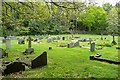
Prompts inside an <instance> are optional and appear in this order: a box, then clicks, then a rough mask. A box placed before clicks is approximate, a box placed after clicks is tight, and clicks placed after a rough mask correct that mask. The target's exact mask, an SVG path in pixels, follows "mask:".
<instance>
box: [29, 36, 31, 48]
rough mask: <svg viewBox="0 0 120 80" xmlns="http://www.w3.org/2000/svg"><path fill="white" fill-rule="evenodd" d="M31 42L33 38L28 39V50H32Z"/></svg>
mask: <svg viewBox="0 0 120 80" xmlns="http://www.w3.org/2000/svg"><path fill="white" fill-rule="evenodd" d="M31 40H32V39H31V37H30V36H29V37H28V48H31Z"/></svg>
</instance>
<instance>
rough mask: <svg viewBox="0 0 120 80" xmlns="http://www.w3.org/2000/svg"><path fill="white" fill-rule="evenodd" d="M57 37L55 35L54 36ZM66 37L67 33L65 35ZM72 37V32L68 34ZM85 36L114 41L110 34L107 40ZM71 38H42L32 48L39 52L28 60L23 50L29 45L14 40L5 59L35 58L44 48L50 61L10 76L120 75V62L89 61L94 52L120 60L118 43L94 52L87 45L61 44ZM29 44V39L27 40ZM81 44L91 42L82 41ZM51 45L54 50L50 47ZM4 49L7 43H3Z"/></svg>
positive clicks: (70, 76)
mask: <svg viewBox="0 0 120 80" xmlns="http://www.w3.org/2000/svg"><path fill="white" fill-rule="evenodd" d="M53 36H55V35H53ZM61 36H63V35H61ZM64 36H70V35H64ZM79 36H80V37H81V38H92V39H96V38H99V39H98V40H97V41H96V47H99V46H97V44H101V43H102V44H103V43H104V42H107V43H110V42H111V41H112V37H110V36H103V37H107V39H106V40H100V36H99V35H79ZM116 41H117V37H116ZM69 42H71V41H70V40H68V41H67V40H65V41H62V40H61V41H58V42H52V43H47V41H46V39H44V40H42V43H39V44H38V43H37V44H36V43H34V42H33V44H32V47H33V48H34V49H35V53H34V54H31V55H28V56H29V57H30V59H29V60H28V59H25V57H26V56H25V55H23V54H22V52H23V51H24V50H25V49H26V47H27V44H23V45H19V44H17V40H13V41H12V49H11V50H9V51H7V52H9V57H8V58H4V59H3V61H4V60H10V61H15V59H16V57H20V58H22V60H24V61H27V62H30V61H31V60H32V59H33V58H35V57H36V56H38V55H40V54H41V53H42V52H43V51H47V55H48V56H47V57H48V64H47V66H44V67H42V68H36V69H27V70H26V71H23V72H22V74H19V75H18V74H11V75H8V76H6V77H7V78H117V77H118V65H115V64H109V63H105V62H99V61H93V60H89V56H90V55H95V54H96V53H100V54H102V57H103V58H106V59H110V60H115V61H118V50H117V49H116V46H117V45H114V46H112V47H103V49H102V50H96V51H95V52H90V51H89V49H87V48H80V47H75V48H67V47H59V46H58V44H60V43H69ZM26 43H27V42H26ZM80 45H86V46H89V45H88V42H80ZM49 46H51V47H52V48H53V49H52V50H49V49H48V47H49ZM3 48H5V45H4V44H3Z"/></svg>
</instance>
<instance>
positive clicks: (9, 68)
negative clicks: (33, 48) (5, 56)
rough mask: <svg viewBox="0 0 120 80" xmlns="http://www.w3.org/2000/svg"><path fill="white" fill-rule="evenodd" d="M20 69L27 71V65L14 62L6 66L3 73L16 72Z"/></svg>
mask: <svg viewBox="0 0 120 80" xmlns="http://www.w3.org/2000/svg"><path fill="white" fill-rule="evenodd" d="M19 71H25V66H24V65H23V63H21V62H13V63H11V64H9V65H7V66H6V69H5V70H4V74H3V75H8V74H10V73H15V72H19Z"/></svg>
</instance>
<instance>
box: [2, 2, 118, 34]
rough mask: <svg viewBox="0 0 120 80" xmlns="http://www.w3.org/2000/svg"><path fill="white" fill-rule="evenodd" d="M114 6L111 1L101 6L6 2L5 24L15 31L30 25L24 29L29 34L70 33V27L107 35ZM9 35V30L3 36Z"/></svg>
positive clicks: (4, 9) (3, 9)
mask: <svg viewBox="0 0 120 80" xmlns="http://www.w3.org/2000/svg"><path fill="white" fill-rule="evenodd" d="M81 6H82V7H81ZM113 8H114V6H111V5H110V4H108V3H107V4H104V5H103V6H102V7H100V6H96V5H93V4H90V5H86V4H84V3H82V2H74V3H63V2H61V3H56V2H51V3H47V2H45V1H44V2H37V3H34V2H32V3H30V2H18V3H16V2H3V7H2V15H3V16H2V21H3V22H2V25H3V26H4V27H6V28H5V29H6V30H9V31H10V30H11V31H13V32H12V33H14V31H16V29H17V30H18V29H19V27H25V28H26V29H28V28H29V30H28V31H27V30H24V31H23V32H25V31H27V32H25V33H26V34H33V35H34V34H60V33H69V32H71V30H69V28H72V29H73V32H76V31H78V32H80V31H81V32H82V31H89V32H94V33H96V34H104V33H106V31H105V29H106V27H107V26H108V25H111V24H109V23H111V21H110V20H109V19H110V18H111V19H112V15H110V14H112V12H111V10H113ZM113 14H114V12H113ZM115 14H116V13H115ZM107 17H108V18H109V19H108V20H107ZM115 17H116V16H114V18H115ZM106 22H108V24H107V23H106ZM114 22H116V20H115V21H114ZM116 23H117V22H116ZM61 26H62V27H61ZM62 28H63V29H62ZM61 29H62V30H61ZM116 29H117V28H116ZM20 30H22V29H20ZM20 30H18V31H20ZM68 30H69V31H68ZM20 32H21V31H20ZM15 33H16V32H15ZM6 34H8V33H5V34H3V35H6ZM16 35H20V34H19V33H18V34H16Z"/></svg>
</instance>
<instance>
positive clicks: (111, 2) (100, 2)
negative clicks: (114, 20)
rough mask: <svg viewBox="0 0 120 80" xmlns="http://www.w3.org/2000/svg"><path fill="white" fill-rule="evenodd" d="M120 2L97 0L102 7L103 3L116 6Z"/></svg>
mask: <svg viewBox="0 0 120 80" xmlns="http://www.w3.org/2000/svg"><path fill="white" fill-rule="evenodd" d="M119 1H120V0H96V2H97V3H98V4H99V5H102V3H110V4H112V5H115V4H116V3H117V2H119Z"/></svg>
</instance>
